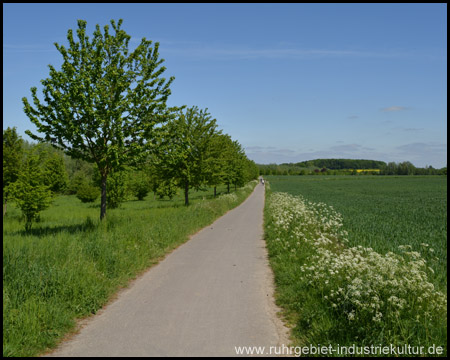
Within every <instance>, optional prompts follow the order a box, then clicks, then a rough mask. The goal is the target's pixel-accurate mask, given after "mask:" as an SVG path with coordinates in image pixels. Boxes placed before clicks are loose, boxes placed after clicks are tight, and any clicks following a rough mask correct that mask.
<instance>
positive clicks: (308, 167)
mask: <svg viewBox="0 0 450 360" xmlns="http://www.w3.org/2000/svg"><path fill="white" fill-rule="evenodd" d="M257 165H258V168H259V173H260V175H447V167H444V168H442V169H435V168H433V167H432V166H427V167H425V168H417V167H415V166H414V165H413V164H412V163H410V162H409V161H404V162H400V163H395V162H389V163H385V162H384V161H378V160H362V159H360V160H354V159H316V160H308V161H301V162H298V163H284V164H280V165H277V164H269V165H263V164H257Z"/></svg>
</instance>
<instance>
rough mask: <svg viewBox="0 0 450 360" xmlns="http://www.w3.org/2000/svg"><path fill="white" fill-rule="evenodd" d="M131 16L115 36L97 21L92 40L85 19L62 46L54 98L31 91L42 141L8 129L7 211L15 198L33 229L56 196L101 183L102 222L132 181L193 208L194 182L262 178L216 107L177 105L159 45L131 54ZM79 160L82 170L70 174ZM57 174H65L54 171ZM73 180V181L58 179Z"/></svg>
mask: <svg viewBox="0 0 450 360" xmlns="http://www.w3.org/2000/svg"><path fill="white" fill-rule="evenodd" d="M122 22H123V20H122V19H120V20H119V21H118V23H116V22H115V21H114V20H111V21H110V23H111V26H112V29H113V30H114V33H113V34H111V33H110V27H109V26H108V25H105V26H104V27H103V32H102V31H101V29H100V26H99V25H98V24H97V25H96V28H95V31H94V33H93V37H92V39H90V38H89V36H87V35H86V25H87V23H86V21H84V20H78V29H77V30H76V35H77V40H75V39H74V32H73V30H72V29H69V30H68V32H67V40H68V43H69V46H68V47H67V48H66V47H65V46H64V45H59V44H58V43H55V46H56V49H57V50H58V51H59V52H60V54H61V55H62V57H63V63H62V65H61V69H60V70H56V69H55V68H54V67H53V66H52V65H49V66H48V67H49V69H50V73H49V77H48V78H46V79H44V80H41V84H42V86H43V89H42V92H43V95H44V101H41V99H39V98H38V96H37V88H36V87H32V88H31V94H32V99H33V101H32V103H30V102H29V101H28V99H27V98H26V97H23V98H22V101H23V104H24V112H25V114H26V115H27V116H28V118H29V119H30V121H31V122H32V123H33V124H34V125H35V126H36V128H37V132H38V133H39V135H38V134H34V133H32V132H31V131H29V130H26V134H27V135H28V136H30V138H32V139H33V140H36V141H37V142H38V143H39V145H31V146H30V145H29V144H28V145H26V144H27V143H24V142H23V140H22V139H21V137H20V136H18V134H17V132H16V129H15V128H13V129H11V128H8V129H7V130H6V131H5V130H4V131H3V174H4V175H3V199H4V201H3V202H4V211H3V212H4V215H5V213H6V203H7V201H8V199H14V201H15V202H16V203H17V205H18V206H19V207H20V208H21V210H22V212H23V213H24V215H25V217H26V219H27V220H26V228H31V223H32V221H33V220H34V219H35V218H36V217H37V216H38V214H39V212H40V211H42V210H43V209H45V208H46V207H48V206H49V204H50V202H51V197H52V194H55V193H64V192H65V191H69V193H70V192H73V191H76V193H77V194H79V195H80V199H86V200H87V199H89V198H92V197H93V196H94V194H95V193H96V188H100V204H101V205H100V219H101V220H102V219H104V218H105V216H106V209H107V207H108V208H111V207H117V204H118V203H120V198H123V192H124V188H125V186H124V184H125V183H126V182H128V183H133V185H132V186H131V188H133V189H134V190H135V191H136V193H138V192H139V191H138V190H137V189H141V192H145V189H146V188H150V189H151V190H153V191H154V192H155V193H158V194H159V195H160V196H169V197H171V196H173V194H174V193H175V192H174V191H176V189H177V188H181V189H183V191H184V195H185V204H186V205H188V204H189V190H190V189H197V190H198V189H202V188H204V187H205V186H213V187H214V188H215V187H216V186H217V185H219V184H225V185H227V188H228V191H229V190H230V186H231V185H234V186H235V187H237V186H242V185H244V184H245V183H246V182H247V181H249V180H251V179H254V178H256V177H257V176H258V168H257V166H256V164H255V163H254V162H253V161H251V160H249V159H248V158H247V156H246V155H245V152H244V150H243V148H242V146H241V145H240V144H239V142H237V141H235V140H232V138H231V137H230V136H229V135H227V134H224V133H223V132H222V130H219V129H218V126H217V122H216V119H213V118H212V117H211V114H210V113H208V109H204V110H200V109H199V108H198V107H197V106H192V107H190V108H188V107H187V106H186V105H182V106H173V107H169V106H167V99H168V97H169V95H170V94H171V90H170V86H171V84H172V82H173V80H174V79H175V77H173V76H171V77H170V78H169V79H166V78H165V77H163V73H164V72H165V70H166V68H165V67H164V66H162V63H163V62H164V59H161V58H160V57H159V52H158V49H159V43H158V42H156V43H154V44H152V41H151V40H147V39H146V38H142V40H141V42H140V44H139V45H138V46H137V47H136V48H135V49H134V50H133V51H130V49H129V47H128V43H129V40H130V39H131V36H130V35H128V34H127V33H126V32H125V31H124V30H122V29H121V24H122ZM32 104H33V105H32ZM24 144H25V148H27V149H25V148H24ZM48 145H51V147H53V148H54V149H53V150H55V151H53V152H52V151H51V150H50V149H49V146H48ZM50 158H52V161H53V162H54V163H52V161H50V160H49V159H50ZM69 159H70V160H69ZM74 161H75V164H76V166H75V168H76V167H79V168H78V169H76V170H75V171H73V169H68V173H67V170H66V168H70V167H73V165H74V163H73V162H74ZM56 162H57V163H58V166H56V165H55V164H56ZM52 167H53V169H52ZM52 171H53V172H57V173H58V174H56V175H55V174H53V175H52V176H50V175H49V174H50V173H52ZM65 171H66V174H64V172H65ZM83 176H84V177H85V179H84V180H85V181H84V180H83ZM50 178H51V179H50ZM53 178H54V179H53ZM66 178H67V179H68V180H67V182H66V185H65V186H62V185H58V186H56V185H54V183H53V182H52V181H53V180H54V181H56V179H58V180H59V181H63V179H66ZM52 179H53V180H52ZM127 179H128V180H127ZM130 179H132V180H130ZM77 182H78V183H77ZM77 185H78V186H77ZM55 186H56V187H55ZM68 189H70V190H68ZM80 189H81V190H80ZM139 197H142V196H141V195H139V196H138V198H139ZM33 199H35V200H33Z"/></svg>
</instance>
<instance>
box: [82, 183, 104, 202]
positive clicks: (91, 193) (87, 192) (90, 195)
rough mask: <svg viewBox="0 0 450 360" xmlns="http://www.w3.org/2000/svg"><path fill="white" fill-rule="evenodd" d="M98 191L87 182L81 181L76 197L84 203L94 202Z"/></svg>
mask: <svg viewBox="0 0 450 360" xmlns="http://www.w3.org/2000/svg"><path fill="white" fill-rule="evenodd" d="M99 193H100V191H99V189H98V188H96V187H95V186H93V185H91V184H88V183H87V182H83V183H81V185H80V186H79V187H78V191H77V198H78V199H80V200H81V201H82V202H84V203H89V202H94V201H95V200H96V199H97V198H98V195H99Z"/></svg>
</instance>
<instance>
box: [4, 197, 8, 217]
mask: <svg viewBox="0 0 450 360" xmlns="http://www.w3.org/2000/svg"><path fill="white" fill-rule="evenodd" d="M7 196H8V194H5V203H4V204H3V216H5V215H6V201H7V200H8V198H7Z"/></svg>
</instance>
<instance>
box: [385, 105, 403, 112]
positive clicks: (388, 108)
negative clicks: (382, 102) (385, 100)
mask: <svg viewBox="0 0 450 360" xmlns="http://www.w3.org/2000/svg"><path fill="white" fill-rule="evenodd" d="M408 109H409V108H408V107H405V106H389V107H385V108H382V109H381V111H383V112H392V111H404V110H408Z"/></svg>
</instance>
